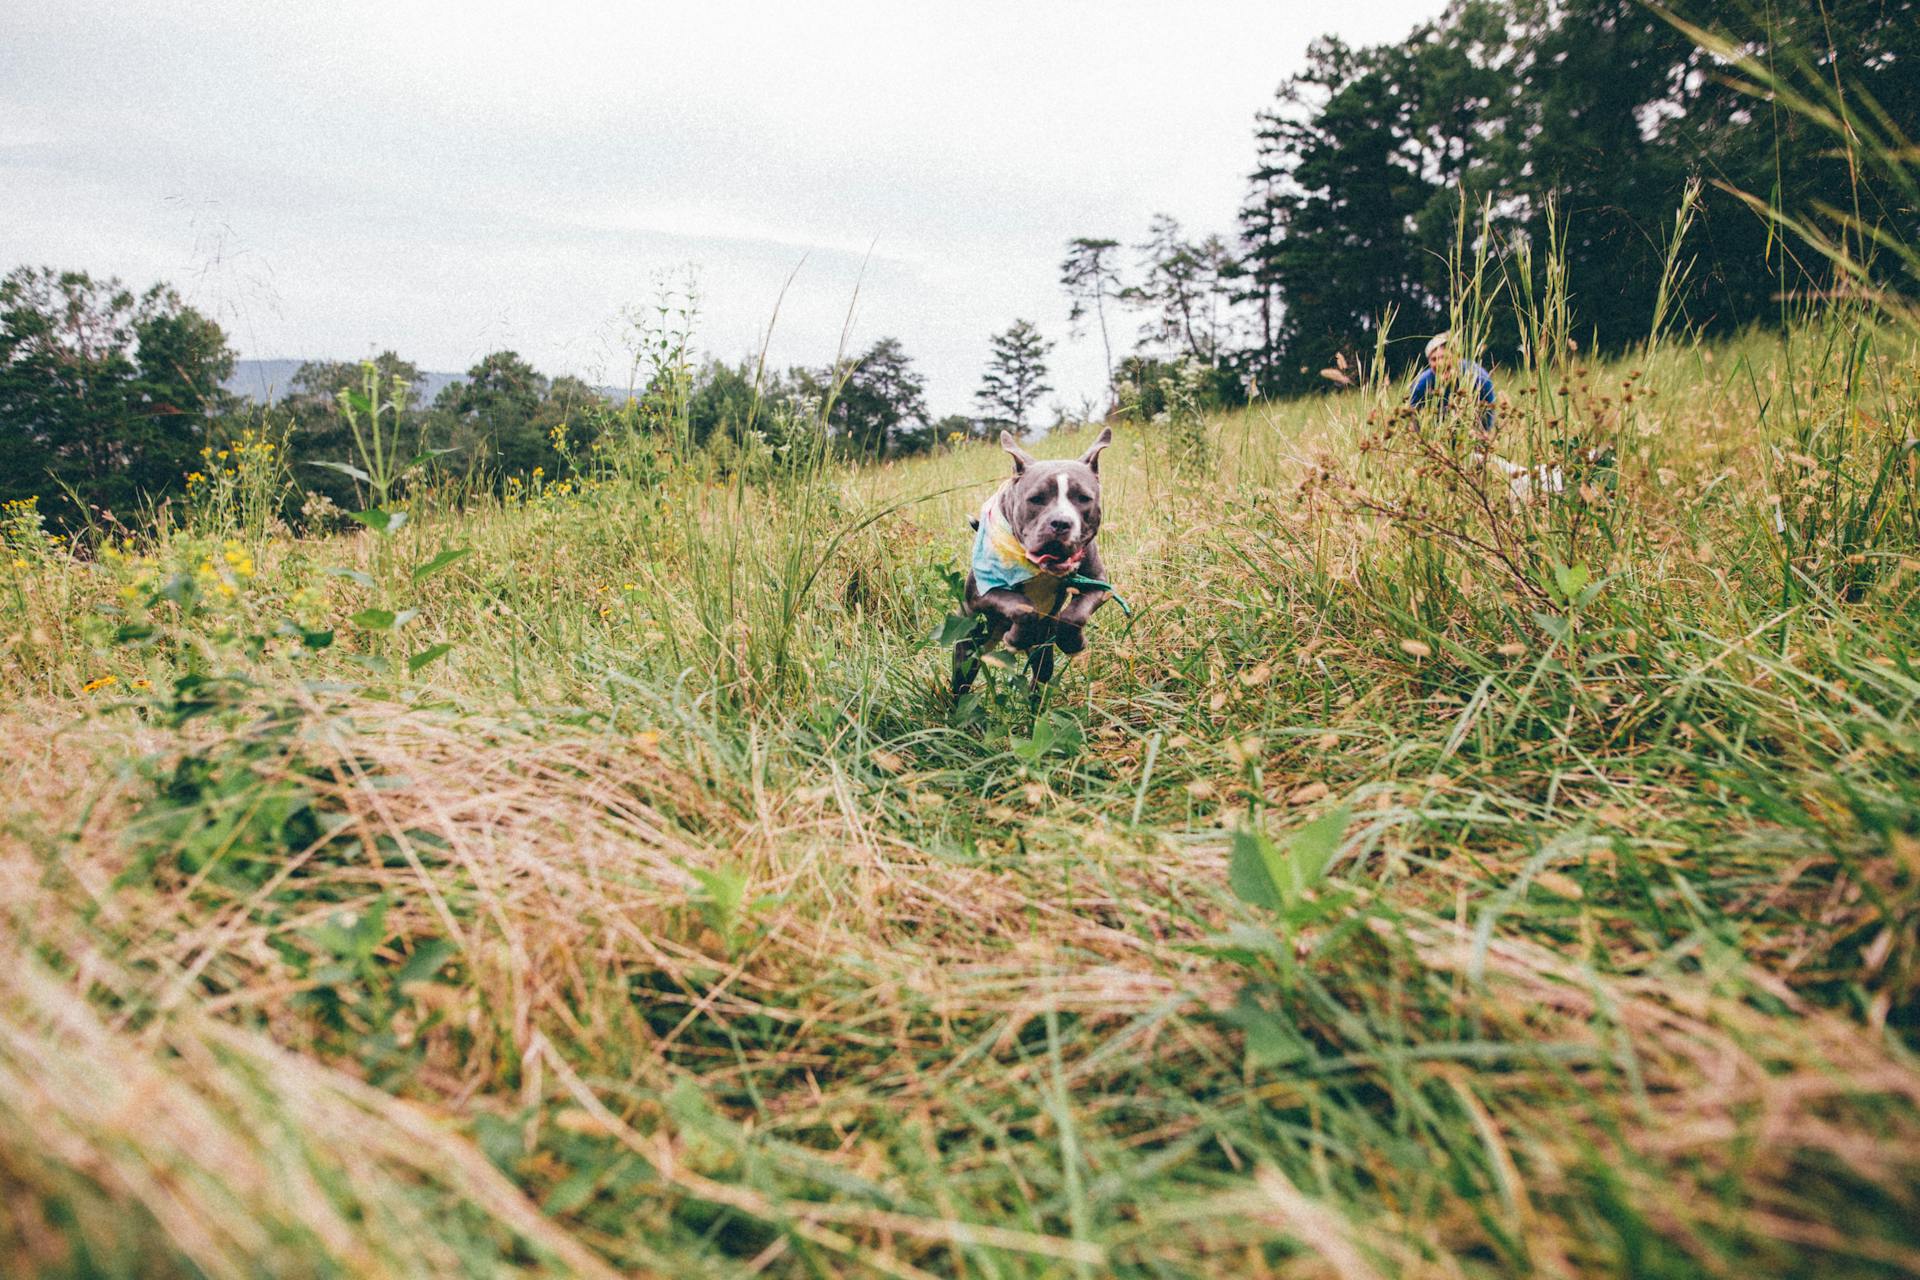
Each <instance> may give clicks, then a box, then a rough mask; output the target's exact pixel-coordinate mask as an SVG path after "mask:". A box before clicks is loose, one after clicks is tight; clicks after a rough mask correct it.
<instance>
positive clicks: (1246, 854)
mask: <svg viewBox="0 0 1920 1280" xmlns="http://www.w3.org/2000/svg"><path fill="white" fill-rule="evenodd" d="M1272 848H1273V842H1272V841H1270V840H1268V839H1267V838H1266V836H1264V835H1262V834H1261V833H1260V832H1258V831H1253V830H1249V829H1245V828H1243V829H1241V830H1239V831H1236V832H1234V833H1233V857H1232V859H1231V860H1230V861H1229V862H1228V863H1227V885H1228V887H1230V888H1231V889H1232V890H1233V893H1234V896H1235V897H1237V898H1239V899H1240V901H1242V902H1244V903H1246V904H1247V905H1248V906H1250V907H1260V908H1262V909H1263V910H1267V911H1278V910H1279V909H1280V886H1279V882H1278V881H1276V880H1275V879H1274V878H1273V875H1272V872H1271V870H1270V865H1269V864H1270V862H1271V859H1270V858H1269V857H1268V852H1269V851H1270V850H1272ZM1275 856H1277V854H1275Z"/></svg>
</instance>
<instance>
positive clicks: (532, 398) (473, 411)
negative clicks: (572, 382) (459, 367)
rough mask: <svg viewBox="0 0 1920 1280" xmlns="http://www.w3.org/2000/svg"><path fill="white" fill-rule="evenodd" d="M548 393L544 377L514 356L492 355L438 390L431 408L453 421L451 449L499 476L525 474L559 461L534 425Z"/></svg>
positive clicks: (517, 356) (502, 352)
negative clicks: (460, 378) (461, 376)
mask: <svg viewBox="0 0 1920 1280" xmlns="http://www.w3.org/2000/svg"><path fill="white" fill-rule="evenodd" d="M547 391H548V381H547V379H546V377H545V376H543V375H542V374H540V373H538V372H536V371H535V370H534V368H533V366H532V365H530V364H528V363H527V362H526V361H525V360H522V359H521V358H520V355H519V353H518V352H514V351H495V352H492V353H491V354H489V355H487V356H484V357H482V358H481V360H480V362H479V363H478V364H476V365H474V366H473V367H472V368H471V369H469V370H467V376H466V379H465V380H464V381H462V382H453V383H449V384H448V385H447V386H446V387H445V388H443V389H442V390H441V392H440V394H439V396H438V397H437V398H436V399H435V401H434V407H435V408H436V409H440V410H442V411H444V412H445V413H446V414H447V415H449V417H450V419H451V421H452V424H453V440H452V442H451V443H452V445H453V446H454V447H455V448H456V449H458V450H459V451H460V452H461V453H462V454H463V455H465V456H466V457H467V458H469V459H471V460H472V461H473V462H474V463H475V464H477V465H480V466H483V467H485V468H486V469H487V470H489V471H491V472H493V473H494V474H496V475H500V476H510V475H527V474H530V473H531V472H532V471H533V469H534V468H535V467H540V468H541V469H542V470H545V469H547V468H548V467H550V466H552V465H554V464H555V463H556V462H557V461H558V457H557V455H555V454H554V452H553V449H552V447H551V445H550V444H549V442H548V440H547V438H546V435H545V433H544V432H543V431H542V430H541V429H540V426H539V425H538V424H537V423H536V422H535V421H534V414H535V412H536V411H537V410H538V409H539V407H540V404H541V402H542V401H544V400H545V399H546V398H547Z"/></svg>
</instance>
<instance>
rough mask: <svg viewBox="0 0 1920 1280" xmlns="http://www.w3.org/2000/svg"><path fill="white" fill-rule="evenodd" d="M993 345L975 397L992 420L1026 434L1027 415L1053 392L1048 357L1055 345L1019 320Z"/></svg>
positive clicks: (1018, 432)
mask: <svg viewBox="0 0 1920 1280" xmlns="http://www.w3.org/2000/svg"><path fill="white" fill-rule="evenodd" d="M992 345H993V354H992V355H991V356H990V357H989V358H988V361H987V371H986V372H985V373H984V374H983V375H981V378H980V390H978V391H976V392H975V393H974V396H973V398H974V400H975V401H976V402H978V403H979V405H980V407H981V408H983V409H985V410H986V412H987V416H988V417H989V418H990V419H991V420H993V421H995V422H1001V423H1005V424H1008V425H1010V426H1011V427H1012V428H1013V430H1014V433H1015V434H1016V435H1025V434H1026V431H1027V414H1028V413H1029V412H1031V411H1032V409H1033V407H1034V406H1035V405H1036V404H1038V403H1040V397H1041V396H1044V395H1046V394H1047V393H1048V392H1049V391H1052V390H1053V387H1052V385H1051V384H1050V383H1048V382H1047V354H1048V353H1049V352H1051V351H1052V350H1053V343H1051V342H1049V341H1047V340H1046V339H1045V338H1043V337H1041V336H1040V331H1039V330H1038V329H1036V328H1034V327H1033V324H1032V322H1031V321H1027V320H1016V321H1014V323H1013V325H1012V327H1011V328H1009V329H1008V330H1007V331H1006V332H1005V333H997V334H995V335H994V336H993V338H992Z"/></svg>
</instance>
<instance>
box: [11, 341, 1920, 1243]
mask: <svg viewBox="0 0 1920 1280" xmlns="http://www.w3.org/2000/svg"><path fill="white" fill-rule="evenodd" d="M1499 372H1500V375H1501V378H1502V390H1503V393H1505V394H1506V395H1507V396H1508V397H1509V398H1510V402H1511V403H1510V406H1509V407H1508V409H1507V410H1505V412H1504V416H1503V424H1502V432H1501V443H1500V448H1501V451H1502V452H1503V453H1504V454H1506V455H1507V456H1509V457H1511V458H1516V459H1520V460H1523V461H1535V460H1543V459H1554V458H1558V459H1561V460H1562V461H1563V462H1565V463H1566V466H1567V471H1566V476H1565V479H1566V488H1567V492H1566V493H1565V494H1564V495H1563V496H1562V497H1561V498H1559V499H1557V500H1555V501H1551V502H1534V503H1526V504H1519V505H1515V504H1512V503H1510V502H1509V501H1508V500H1507V497H1506V492H1505V489H1504V487H1503V482H1501V481H1498V480H1493V479H1489V473H1488V472H1487V471H1486V470H1485V469H1483V468H1482V467H1480V466H1477V465H1476V464H1475V463H1474V461H1473V459H1472V457H1471V456H1470V454H1469V445H1468V444H1467V443H1466V442H1463V441H1459V440H1457V439H1455V438H1454V434H1455V433H1451V432H1449V431H1447V430H1445V429H1444V428H1442V427H1440V426H1439V425H1437V424H1431V423H1430V424H1427V425H1426V426H1425V427H1424V429H1422V428H1418V427H1417V426H1416V425H1415V424H1412V423H1410V422H1409V421H1407V420H1406V419H1404V418H1402V417H1400V416H1398V415H1397V414H1396V413H1395V411H1394V406H1395V404H1396V403H1397V400H1398V392H1397V391H1396V389H1395V388H1393V387H1391V386H1371V387H1368V386H1362V387H1357V388H1354V389H1353V390H1350V391H1347V392H1344V393H1342V394H1340V395H1338V396H1335V397H1332V398H1327V399H1318V400H1311V401H1305V402H1298V403H1288V404H1277V405H1262V406H1257V407H1255V408H1253V409H1251V410H1248V411H1246V412H1242V413H1237V414H1234V415H1230V416H1226V417H1220V418H1192V417H1182V416H1178V415H1177V416H1176V420H1174V421H1171V422H1166V423H1159V424H1151V425H1148V424H1140V425H1126V424H1122V425H1120V426H1119V428H1118V440H1117V443H1116V444H1115V446H1114V447H1113V448H1112V449H1111V450H1110V451H1109V452H1108V453H1107V455H1106V457H1105V459H1104V464H1103V465H1104V468H1105V486H1106V502H1105V505H1106V511H1107V524H1106V529H1105V532H1104V533H1103V534H1102V546H1103V548H1104V549H1105V553H1106V558H1107V563H1108V566H1109V569H1110V571H1111V574H1112V576H1113V578H1114V579H1115V582H1116V585H1117V586H1118V588H1119V590H1120V592H1121V594H1122V595H1124V596H1125V597H1126V598H1127V600H1128V602H1129V604H1130V605H1131V606H1132V609H1133V613H1132V615H1131V617H1128V616H1126V615H1124V614H1123V613H1122V612H1121V611H1120V609H1119V608H1117V607H1114V606H1111V605H1110V606H1109V607H1108V608H1107V609H1106V610H1104V611H1103V612H1102V613H1101V614H1100V616H1099V617H1098V618H1097V619H1096V621H1095V623H1094V625H1093V626H1092V627H1091V628H1090V632H1089V635H1090V641H1091V642H1090V645H1089V648H1088V651H1087V653H1085V654H1084V655H1082V656H1080V657H1078V658H1076V659H1074V660H1073V661H1072V662H1071V663H1069V664H1066V665H1065V667H1064V669H1063V671H1064V673H1063V675H1062V677H1061V679H1060V680H1058V681H1057V682H1056V685H1055V687H1054V689H1053V690H1052V692H1051V694H1050V695H1049V697H1048V698H1047V700H1046V701H1045V702H1044V704H1043V705H1041V706H1040V707H1038V708H1031V707H1029V704H1028V700H1027V698H1026V696H1025V692H1024V690H1023V688H1021V687H1020V685H1019V683H1018V681H1017V678H1016V673H1000V674H998V675H997V676H996V677H994V678H993V679H991V680H990V681H989V683H988V687H987V688H986V689H985V690H984V691H982V693H981V694H980V696H979V697H977V698H975V699H971V700H969V701H968V702H967V703H965V704H963V705H961V706H958V707H955V706H952V705H950V700H949V698H948V696H947V694H946V691H945V686H944V682H945V671H946V654H945V651H944V650H943V649H941V648H939V647H938V646H937V645H935V644H934V643H933V642H932V641H931V639H930V637H932V636H933V635H934V634H935V633H937V632H938V631H939V630H940V629H941V627H942V624H943V620H944V619H945V618H946V617H947V615H948V614H949V613H950V612H951V610H952V609H953V607H954V600H953V596H952V591H951V587H950V581H949V576H948V575H949V574H950V573H951V571H953V570H954V569H956V568H958V567H959V566H960V565H961V563H962V559H963V556H964V552H965V548H966V544H967V539H968V532H967V529H966V525H965V515H966V513H967V512H968V511H970V510H971V509H973V508H974V507H975V506H976V505H977V504H978V502H979V501H980V499H981V497H982V495H983V494H984V493H985V492H987V491H988V490H989V488H990V487H991V486H992V485H993V484H995V483H996V482H997V481H998V480H999V478H1000V477H1001V475H1002V474H1003V473H1004V471H1005V470H1006V466H1007V463H1006V459H1005V455H1003V454H1002V453H1000V452H999V451H998V450H997V449H993V448H990V447H988V446H985V445H967V446H963V447H960V448H958V449H956V450H954V451H952V452H950V453H944V454H942V455H940V456H937V457H934V458H929V459H923V460H917V461H912V462H908V463H903V464H894V465H886V466H880V467H874V468H867V469H844V468H841V467H839V466H837V465H831V464H826V463H822V462H818V461H811V462H809V461H805V460H803V461H800V462H796V463H791V464H788V465H776V466H773V467H771V468H769V469H768V470H767V471H766V474H765V475H764V477H763V478H762V479H760V480H758V481H755V482H753V483H747V482H743V481H741V480H738V479H726V478H721V479H716V478H714V477H712V476H711V475H708V474H703V471H702V468H701V467H700V466H698V465H697V459H689V460H684V461H683V463H682V465H680V466H678V467H677V468H673V469H672V470H671V473H670V474H666V475H664V477H662V476H659V475H656V474H654V473H653V472H652V471H650V470H649V469H648V468H649V467H651V466H652V465H653V463H652V461H651V459H653V457H654V455H651V454H644V455H643V454H639V453H634V452H632V451H629V452H628V453H627V454H624V455H623V454H620V453H619V452H618V451H617V450H609V451H608V452H607V453H606V455H605V456H604V458H603V465H602V466H601V467H600V468H599V472H598V474H599V478H598V479H596V480H594V481H592V482H591V483H587V484H583V485H580V484H574V483H571V482H564V481H563V482H558V483H555V484H552V485H546V484H544V483H542V484H539V485H537V486H536V489H535V491H534V492H532V493H530V494H528V495H527V496H525V497H524V498H520V499H516V500H514V501H510V502H505V503H501V502H497V501H478V502H473V503H469V504H466V505H464V506H460V507H455V506H454V505H453V504H451V503H450V502H448V501H445V500H443V499H442V498H441V497H439V496H437V492H436V491H435V490H434V489H432V488H431V487H421V488H419V489H416V490H415V491H414V492H413V493H412V494H411V496H409V497H408V498H407V499H406V500H405V501H404V502H402V503H400V504H398V505H395V506H393V507H391V508H390V509H391V510H393V511H396V512H398V511H399V510H401V509H402V508H404V513H405V515H406V517H407V518H406V519H405V521H404V522H403V521H400V520H398V519H393V518H389V519H387V521H386V527H385V528H384V529H371V528H369V529H356V531H355V532H354V533H353V534H351V535H349V534H336V535H334V536H330V537H325V538H319V537H314V538H301V539H295V538H291V537H288V536H286V535H285V534H284V533H278V534H276V533H275V532H273V531H272V530H271V529H270V528H269V527H268V526H267V524H266V523H265V522H264V521H262V520H259V519H253V518H249V513H253V514H255V515H257V513H258V507H257V505H252V504H251V500H250V499H249V498H248V497H247V492H246V490H247V486H248V485H249V484H256V483H257V484H259V485H262V486H265V488H266V489H270V488H271V487H272V484H273V482H274V481H273V477H274V475H275V471H274V465H275V464H274V463H273V462H272V455H271V451H270V450H268V449H266V448H265V447H264V445H263V444H262V443H261V442H260V441H253V440H249V441H244V442H236V449H239V451H238V452H236V453H232V454H230V456H229V457H227V458H216V459H210V460H209V461H210V470H211V472H212V475H213V479H212V480H210V481H207V482H203V485H202V486H201V487H200V496H199V497H198V498H196V500H195V501H194V503H193V504H192V510H191V512H190V514H189V515H185V516H181V517H179V518H177V519H176V520H175V522H174V524H173V526H172V527H171V529H170V530H169V531H168V532H166V533H164V534H161V535H156V536H153V537H151V538H141V539H137V540H135V541H134V542H132V543H128V544H110V545H109V546H108V547H106V548H105V549H103V550H101V551H100V552H98V553H90V554H87V555H75V554H73V553H72V552H71V551H70V550H69V549H67V548H65V547H63V546H59V545H54V544H50V543H49V542H48V541H47V540H46V539H45V538H44V537H43V536H40V535H38V534H37V533H36V524H37V521H36V518H35V516H34V513H33V512H32V511H31V510H28V509H16V510H14V511H12V512H9V513H8V515H7V525H6V528H7V537H8V540H9V541H8V552H7V563H6V565H4V566H0V592H4V593H5V595H6V597H7V601H8V603H7V610H6V615H5V620H4V623H0V646H3V647H0V687H4V689H5V692H6V694H7V699H6V704H5V710H4V712H0V717H4V718H3V719H0V732H3V733H4V734H5V737H6V739H7V742H8V747H7V750H6V751H5V752H4V757H3V758H0V789H3V792H0V793H3V794H4V795H5V796H6V798H7V804H6V817H5V824H4V828H0V875H4V877H5V885H6V892H5V895H4V901H5V904H6V925H5V946H6V947H7V949H8V954H7V955H6V956H5V958H4V962H3V963H0V1187H4V1191H5V1194H4V1197H0V1203H3V1204H4V1206H5V1208H4V1210H0V1256H4V1257H6V1258H8V1259H10V1260H11V1262H10V1264H9V1265H8V1266H7V1267H6V1268H5V1269H6V1270H7V1271H8V1272H9V1273H11V1274H27V1275H44V1276H76V1277H77V1276H129V1277H131V1276H141V1277H150V1276H176V1275H177V1276H201V1275H205V1276H212V1277H228V1276H232V1277H241V1276H276V1277H284V1276H423V1277H425V1276H435V1277H439V1276H450V1275H473V1276H492V1275H519V1274H525V1275H580V1276H608V1275H615V1274H620V1275H666V1276H715V1277H720V1276H744V1275H770V1276H824V1275H886V1276H925V1275H936V1276H950V1275H968V1276H975V1275H977V1276H986V1277H1015V1276H1107V1275H1121V1276H1139V1277H1175V1276H1255V1275H1303V1276H1312V1275H1338V1276H1341V1277H1346V1278H1352V1277H1362V1276H1370V1275H1411V1276H1425V1275H1433V1276H1464V1275H1511V1274H1532V1273H1540V1274H1548V1275H1576V1274H1589V1273H1613V1274H1624V1275H1634V1276H1667V1275H1672V1276H1680V1275H1726V1276H1753V1275H1887V1276H1892V1275H1902V1274H1914V1273H1916V1272H1920V1190H1916V1188H1920V1069H1916V1062H1915V1057H1914V1051H1915V1048H1916V1038H1917V1036H1920V1021H1917V1017H1916V1015H1917V1014H1920V1003H1917V1001H1916V991H1917V990H1920V924H1917V923H1916V922H1917V921H1920V916H1917V915H1916V911H1915V905H1916V898H1917V897H1920V717H1917V715H1916V707H1917V705H1920V671H1917V670H1916V667H1915V662H1916V660H1917V659H1920V647H1917V646H1916V640H1917V639H1920V599H1917V597H1920V458H1917V457H1916V450H1915V445H1914V443H1913V440H1912V437H1913V436H1914V435H1916V428H1915V423H1916V421H1917V420H1920V419H1917V406H1920V348H1916V346H1915V344H1914V342H1913V340H1912V338H1911V337H1910V336H1903V335H1902V334H1901V333H1889V332H1886V331H1882V330H1878V329H1875V328H1873V327H1872V326H1870V325H1869V324H1868V323H1867V322H1866V321H1865V320H1863V319H1861V318H1859V317H1853V316H1848V315H1841V314H1833V315H1826V316H1817V317H1811V318H1809V320H1808V321H1807V322H1806V323H1804V324H1803V325H1801V326H1800V327H1798V328H1796V329H1795V330H1793V331H1792V333H1791V334H1790V336H1789V337H1787V338H1785V339H1781V338H1777V337H1772V336H1764V335H1761V336H1754V337H1751V338H1748V339H1745V340H1743V341H1740V342H1738V343H1736V344H1733V345H1730V346H1727V345H1722V346H1714V347H1700V346H1693V345H1688V344H1686V343H1675V344H1671V345H1667V346H1665V347H1662V348H1659V349H1656V350H1650V351H1648V352H1645V353H1643V354H1642V355H1641V356H1640V357H1638V358H1634V359H1630V360H1625V361H1620V362H1617V363H1608V364H1601V365H1593V366H1589V365H1587V364H1585V363H1584V362H1583V361H1582V360H1581V358H1580V357H1579V356H1578V355H1577V354H1574V353H1566V354H1564V355H1562V356H1561V357H1559V358H1552V357H1550V356H1542V357H1541V358H1540V363H1539V365H1538V367H1535V368H1531V369H1527V370H1511V369H1508V370H1501V371H1499ZM1090 434H1091V430H1090V429H1089V430H1088V431H1087V432H1084V433H1082V434H1079V435H1073V434H1069V435H1067V436H1066V437H1065V438H1049V439H1047V440H1044V441H1042V442H1040V443H1039V444H1038V445H1037V446H1036V451H1037V452H1039V453H1040V454H1042V455H1043V456H1060V455H1064V454H1066V453H1067V452H1069V451H1074V450H1077V448H1078V447H1080V446H1081V445H1083V444H1084V441H1085V439H1086V438H1088V437H1089V436H1090ZM1569 442H1571V443H1569ZM1602 444H1605V445H1610V446H1612V448H1613V449H1614V450H1615V454H1616V464H1615V465H1613V466H1595V467H1584V468H1583V467H1581V466H1580V465H1578V464H1577V462H1576V461H1575V455H1574V453H1573V452H1572V449H1573V447H1574V446H1579V447H1587V446H1595V445H1602ZM241 445H244V446H245V448H244V449H240V448H239V446H241ZM249 451H250V452H249ZM636 458H641V459H643V460H647V466H642V465H640V463H639V462H636V461H635V459H636ZM228 471H232V472H233V474H232V475H231V476H229V475H228V474H227V472H228ZM442 646H447V647H444V648H443V647H442Z"/></svg>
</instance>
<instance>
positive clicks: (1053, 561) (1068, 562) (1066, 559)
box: [1033, 547, 1087, 574]
mask: <svg viewBox="0 0 1920 1280" xmlns="http://www.w3.org/2000/svg"><path fill="white" fill-rule="evenodd" d="M1086 554H1087V549H1086V548H1085V547H1080V548H1078V549H1077V550H1075V551H1072V552H1070V553H1068V554H1067V555H1054V554H1052V553H1049V552H1045V551H1042V552H1040V553H1038V554H1037V555H1035V556H1034V557H1033V562H1034V563H1035V564H1037V565H1039V566H1040V567H1041V568H1042V569H1045V570H1046V571H1047V572H1048V573H1054V574H1066V573H1072V572H1073V571H1074V569H1075V568H1076V567H1077V566H1078V565H1079V563H1080V561H1081V558H1082V557H1084V556H1085V555H1086Z"/></svg>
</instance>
